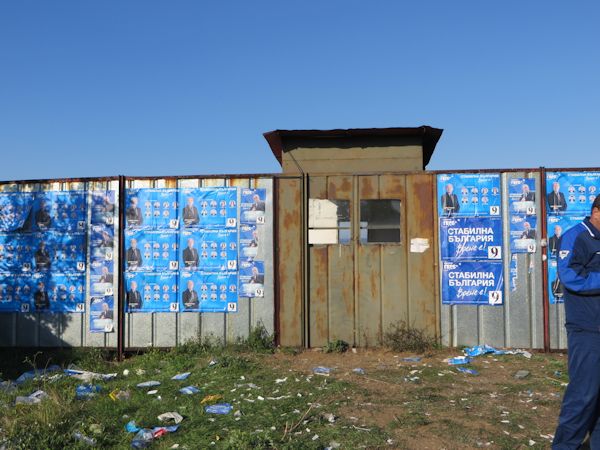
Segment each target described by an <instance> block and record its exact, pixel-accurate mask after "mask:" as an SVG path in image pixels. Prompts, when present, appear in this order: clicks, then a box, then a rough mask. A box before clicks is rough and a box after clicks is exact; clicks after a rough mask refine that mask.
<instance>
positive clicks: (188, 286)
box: [187, 280, 194, 291]
mask: <svg viewBox="0 0 600 450" xmlns="http://www.w3.org/2000/svg"><path fill="white" fill-rule="evenodd" d="M187 288H188V291H193V290H194V282H193V281H192V280H188V282H187Z"/></svg>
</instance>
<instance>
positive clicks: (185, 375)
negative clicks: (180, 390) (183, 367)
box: [171, 372, 192, 381]
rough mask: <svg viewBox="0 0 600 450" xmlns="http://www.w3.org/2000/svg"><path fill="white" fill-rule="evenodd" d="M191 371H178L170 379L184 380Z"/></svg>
mask: <svg viewBox="0 0 600 450" xmlns="http://www.w3.org/2000/svg"><path fill="white" fill-rule="evenodd" d="M191 373H192V372H184V373H178V374H177V375H175V376H173V377H172V378H171V380H177V381H181V380H185V379H186V378H187V377H189V376H190V375H191Z"/></svg>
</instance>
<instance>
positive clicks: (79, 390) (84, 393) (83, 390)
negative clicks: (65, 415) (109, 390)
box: [75, 384, 102, 400]
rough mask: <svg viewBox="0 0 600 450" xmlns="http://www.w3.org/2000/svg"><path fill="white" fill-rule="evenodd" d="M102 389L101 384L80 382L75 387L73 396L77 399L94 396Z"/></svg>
mask: <svg viewBox="0 0 600 450" xmlns="http://www.w3.org/2000/svg"><path fill="white" fill-rule="evenodd" d="M101 390H102V387H101V386H98V385H97V384H96V385H93V384H82V385H80V386H77V387H76V388H75V398H77V399H79V400H86V399H88V398H92V397H94V396H95V395H96V394H97V393H98V392H100V391H101Z"/></svg>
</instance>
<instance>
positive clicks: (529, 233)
mask: <svg viewBox="0 0 600 450" xmlns="http://www.w3.org/2000/svg"><path fill="white" fill-rule="evenodd" d="M521 239H535V230H534V229H533V228H531V224H530V223H529V222H527V221H525V222H523V233H522V234H521Z"/></svg>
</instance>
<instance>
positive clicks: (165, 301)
mask: <svg viewBox="0 0 600 450" xmlns="http://www.w3.org/2000/svg"><path fill="white" fill-rule="evenodd" d="M125 283H126V295H125V297H126V310H127V312H177V311H179V303H178V296H177V291H178V275H177V272H163V273H152V272H130V273H126V274H125Z"/></svg>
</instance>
